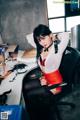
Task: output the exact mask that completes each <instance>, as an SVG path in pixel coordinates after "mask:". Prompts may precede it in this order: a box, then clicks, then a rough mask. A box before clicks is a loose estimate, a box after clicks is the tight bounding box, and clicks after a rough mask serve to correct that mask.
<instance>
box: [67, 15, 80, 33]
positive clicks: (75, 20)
mask: <svg viewBox="0 0 80 120" xmlns="http://www.w3.org/2000/svg"><path fill="white" fill-rule="evenodd" d="M66 21H67V31H70V30H71V28H72V27H74V26H75V25H78V24H80V16H74V17H67V18H66Z"/></svg>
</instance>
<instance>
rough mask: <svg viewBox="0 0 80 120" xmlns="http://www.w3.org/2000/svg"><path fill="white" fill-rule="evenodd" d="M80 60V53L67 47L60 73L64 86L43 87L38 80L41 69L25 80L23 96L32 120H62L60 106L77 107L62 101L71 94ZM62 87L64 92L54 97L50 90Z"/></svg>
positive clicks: (34, 70) (35, 70) (28, 74)
mask: <svg viewBox="0 0 80 120" xmlns="http://www.w3.org/2000/svg"><path fill="white" fill-rule="evenodd" d="M79 59H80V55H79V52H78V51H77V50H75V49H73V48H71V47H67V49H66V50H65V52H64V54H63V58H62V62H61V65H60V68H59V69H60V72H61V74H62V76H63V82H64V83H62V84H56V85H52V86H46V85H44V86H41V85H40V81H39V80H38V79H39V77H40V76H41V70H40V68H39V67H36V68H33V69H32V70H31V71H29V73H27V75H26V76H25V77H24V79H23V96H24V100H25V105H26V108H27V110H28V112H29V114H30V118H31V119H30V120H56V119H57V120H62V118H61V114H60V111H59V109H58V105H68V106H70V107H71V108H73V107H75V104H74V103H70V102H68V101H66V102H65V101H64V102H63V101H60V100H61V99H62V98H64V97H65V96H67V95H68V94H70V93H71V92H72V90H73V86H74V83H75V79H74V78H75V77H74V76H75V73H76V68H77V67H76V66H78V63H79ZM58 86H62V92H61V93H60V94H58V95H53V94H52V93H51V92H50V89H52V88H55V87H58Z"/></svg>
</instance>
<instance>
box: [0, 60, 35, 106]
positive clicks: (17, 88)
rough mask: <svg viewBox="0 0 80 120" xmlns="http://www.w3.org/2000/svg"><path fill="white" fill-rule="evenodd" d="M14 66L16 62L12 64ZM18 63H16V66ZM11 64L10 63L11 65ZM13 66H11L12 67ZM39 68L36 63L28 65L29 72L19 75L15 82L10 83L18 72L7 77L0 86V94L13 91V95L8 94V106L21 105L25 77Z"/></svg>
mask: <svg viewBox="0 0 80 120" xmlns="http://www.w3.org/2000/svg"><path fill="white" fill-rule="evenodd" d="M12 63H13V64H14V62H12ZM16 63H17V62H15V64H16ZM10 64H11V63H9V65H10ZM10 66H11V65H10ZM36 66H37V64H36V63H34V64H33V63H32V64H28V66H27V72H25V73H22V74H18V75H17V76H16V78H15V80H14V81H13V82H10V80H12V79H13V77H14V76H15V74H16V71H14V72H12V73H11V74H10V75H9V76H7V78H6V79H4V80H3V81H2V83H1V85H0V94H2V93H3V92H4V91H8V90H10V89H12V91H11V93H10V94H8V99H7V104H8V105H17V104H20V100H21V95H22V81H23V78H24V76H25V74H27V73H28V72H29V71H30V70H31V69H32V68H35V67H36Z"/></svg>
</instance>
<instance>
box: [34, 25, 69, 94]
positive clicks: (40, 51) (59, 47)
mask: <svg viewBox="0 0 80 120" xmlns="http://www.w3.org/2000/svg"><path fill="white" fill-rule="evenodd" d="M67 35H68V34H67ZM33 37H34V42H35V43H36V46H37V60H38V64H39V66H40V68H41V70H42V72H43V76H42V77H41V79H40V81H41V85H45V84H46V85H53V84H57V83H62V82H63V78H62V75H61V73H60V71H59V66H60V63H61V59H62V55H63V52H64V50H65V48H66V47H67V45H68V41H69V35H68V36H67V37H68V39H66V40H65V38H66V33H64V39H63V38H62V39H61V40H59V39H58V37H57V35H56V36H54V35H53V34H52V32H51V31H50V29H49V27H48V26H46V25H43V24H40V25H38V26H37V27H36V28H35V29H34V31H33ZM51 92H52V93H53V94H58V93H60V92H61V87H58V88H55V89H52V90H51Z"/></svg>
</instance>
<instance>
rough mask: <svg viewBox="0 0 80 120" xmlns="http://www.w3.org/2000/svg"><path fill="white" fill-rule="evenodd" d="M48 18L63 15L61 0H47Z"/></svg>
mask: <svg viewBox="0 0 80 120" xmlns="http://www.w3.org/2000/svg"><path fill="white" fill-rule="evenodd" d="M47 6H48V18H51V17H59V16H64V14H65V11H64V2H62V0H47Z"/></svg>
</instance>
